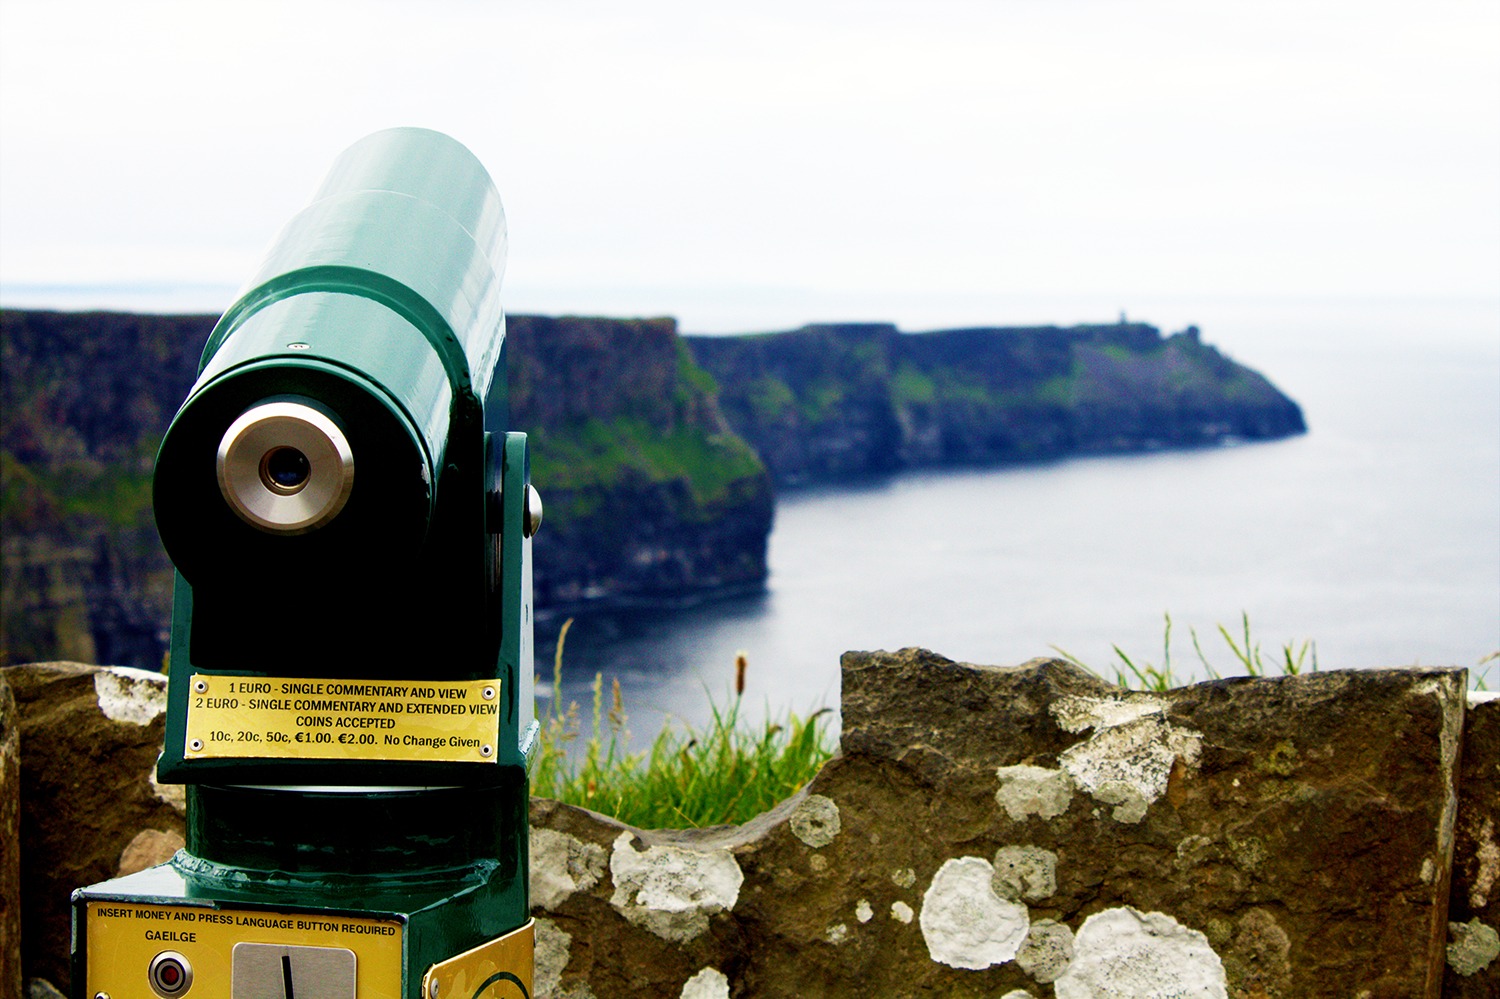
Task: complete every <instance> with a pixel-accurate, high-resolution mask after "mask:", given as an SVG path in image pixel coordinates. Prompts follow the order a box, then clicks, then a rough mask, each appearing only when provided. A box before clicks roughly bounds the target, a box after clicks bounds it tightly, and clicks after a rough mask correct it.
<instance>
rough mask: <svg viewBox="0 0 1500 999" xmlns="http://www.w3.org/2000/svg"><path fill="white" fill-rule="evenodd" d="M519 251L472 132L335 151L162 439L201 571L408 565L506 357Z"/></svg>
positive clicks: (388, 135)
mask: <svg viewBox="0 0 1500 999" xmlns="http://www.w3.org/2000/svg"><path fill="white" fill-rule="evenodd" d="M504 259H505V216H504V213H503V210H502V209H501V206H500V198H499V195H498V194H497V193H496V191H495V187H494V185H493V183H492V182H491V181H490V179H489V176H488V175H487V174H486V173H485V171H484V168H483V167H482V166H481V165H480V163H479V162H478V160H476V159H475V158H474V156H473V155H472V154H471V153H470V152H469V151H468V150H467V149H465V148H464V147H463V146H462V145H460V144H459V143H457V142H455V141H454V140H452V139H450V138H448V137H447V136H444V135H441V134H439V133H437V132H431V131H426V130H422V129H393V130H390V131H385V132H380V133H377V134H375V135H372V136H370V137H368V138H366V139H364V140H362V141H361V142H359V143H357V144H355V145H354V146H353V147H351V148H350V149H349V150H348V151H346V152H345V153H344V154H343V155H342V156H341V157H340V158H339V160H338V161H337V162H336V163H335V165H334V167H333V170H332V171H331V173H330V175H329V177H328V179H327V180H326V181H325V182H324V184H323V186H322V188H321V189H320V190H319V191H318V194H317V196H316V198H315V200H314V201H313V203H312V204H311V205H309V206H308V207H307V208H306V209H305V210H304V211H302V212H301V214H299V215H297V216H296V217H295V218H294V219H293V220H292V221H291V223H290V224H289V225H287V227H286V228H285V230H284V231H283V232H282V233H281V235H280V237H279V238H278V239H277V241H276V243H275V244H274V246H273V248H272V250H271V252H270V254H269V255H268V257H267V259H266V261H265V263H264V264H263V265H262V267H261V269H260V271H259V273H258V274H257V275H256V276H255V277H254V278H253V279H252V280H251V281H250V282H249V284H248V285H247V290H245V291H244V292H243V293H242V294H241V295H240V296H239V297H238V298H237V300H236V301H235V303H234V304H233V305H232V306H231V307H230V308H229V310H228V311H227V312H225V314H224V316H223V318H222V319H221V320H220V321H219V323H218V325H217V326H216V327H215V329H214V331H213V334H212V335H211V336H210V338H209V341H208V344H207V346H206V348H205V349H204V352H203V359H202V362H201V364H200V368H199V377H198V381H197V383H196V384H195V385H194V387H193V389H192V391H191V393H190V394H189V396H188V399H187V401H186V402H185V403H184V404H183V406H182V408H181V410H180V411H179V412H178V414H177V417H176V419H175V420H174V421H173V424H172V427H171V429H170V430H169V432H168V434H167V437H166V440H165V442H164V444H163V447H162V450H161V455H160V458H159V460H158V464H157V474H156V482H155V496H154V499H155V502H156V509H157V511H158V525H159V528H160V531H161V535H162V541H163V543H164V544H165V545H166V548H167V551H168V553H169V554H170V555H171V556H172V559H173V561H174V562H175V563H176V565H177V566H178V568H179V569H180V570H181V571H182V573H183V575H184V577H185V578H187V579H188V581H189V582H191V583H193V584H195V585H199V584H200V583H207V584H210V585H212V584H213V583H215V582H219V581H221V579H222V577H224V576H226V575H230V574H233V575H235V576H240V577H243V575H244V574H245V573H246V572H247V571H250V572H251V573H252V574H255V575H258V574H259V573H258V572H256V571H255V570H256V567H260V568H262V569H269V568H271V567H280V568H282V569H284V568H285V567H286V566H287V565H288V564H290V563H291V562H292V561H293V560H295V561H299V562H304V563H305V564H308V565H314V564H316V565H319V566H321V567H323V569H321V570H320V571H327V567H330V566H332V565H335V564H341V565H343V566H345V567H346V569H347V570H348V572H349V573H369V572H375V573H376V575H377V576H388V575H390V574H391V573H394V572H400V571H404V570H409V568H410V562H411V560H412V559H414V558H415V557H416V556H417V555H418V554H419V552H420V549H421V545H422V542H423V540H424V538H425V535H426V531H427V527H428V523H429V521H430V519H431V516H432V508H433V505H434V503H435V502H436V496H435V490H436V487H437V483H438V478H439V473H440V470H441V468H442V464H441V463H442V462H443V459H444V451H445V448H446V446H447V442H448V438H449V431H450V426H451V423H452V422H453V419H454V417H455V415H456V414H455V412H454V410H455V408H459V409H463V408H466V407H469V406H473V405H476V404H477V403H476V400H482V399H483V398H484V395H485V393H486V392H487V391H488V388H489V379H490V377H491V374H492V372H493V371H494V369H495V364H496V361H497V359H498V356H499V351H500V348H501V344H502V341H503V339H504V326H503V317H502V313H501V310H500V295H499V289H500V279H501V274H502V270H503V265H504ZM258 406H270V407H272V408H271V409H269V410H267V411H266V412H265V413H262V414H260V415H261V417H262V418H261V419H260V420H259V421H258V422H257V421H256V420H255V415H256V414H255V413H254V410H255V409H256V407H258ZM246 417H248V418H250V420H251V422H252V425H251V426H249V427H246V426H243V425H241V426H239V427H236V426H235V423H236V421H239V420H242V418H246ZM231 429H235V430H236V431H237V432H238V433H240V434H241V435H242V436H240V437H236V436H235V435H232V434H230V430H231ZM283 437H285V438H286V440H285V441H283V440H282V438H283ZM304 443H307V444H311V445H313V446H311V447H307V446H298V445H299V444H304ZM236 444H240V445H241V446H240V447H239V448H235V445H236ZM252 448H253V449H254V451H253V453H252V452H251V450H250V449H252ZM225 451H228V452H229V453H228V454H224V453H222V452H225ZM299 452H300V453H301V458H300V459H299V458H298V453H299ZM278 458H280V459H281V463H280V464H281V467H278V463H277V459H278ZM235 459H238V462H239V465H240V466H243V467H236V462H235ZM226 460H227V462H228V467H227V468H226V467H225V465H226ZM278 475H279V478H278ZM320 480H321V481H320ZM320 487H321V488H320ZM293 490H295V491H293ZM372 532H373V533H374V534H378V535H379V536H380V537H381V539H382V542H381V544H380V545H378V546H376V545H371V544H369V538H370V537H371V536H372ZM273 575H274V573H273ZM256 582H257V583H259V582H261V581H260V580H257V581H256Z"/></svg>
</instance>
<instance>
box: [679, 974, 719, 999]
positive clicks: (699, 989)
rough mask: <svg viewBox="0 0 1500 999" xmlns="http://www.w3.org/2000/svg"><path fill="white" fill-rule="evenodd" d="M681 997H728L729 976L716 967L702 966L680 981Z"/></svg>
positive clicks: (709, 998)
mask: <svg viewBox="0 0 1500 999" xmlns="http://www.w3.org/2000/svg"><path fill="white" fill-rule="evenodd" d="M681 999H729V977H728V976H727V975H725V974H724V972H722V971H720V970H719V969H718V968H704V969H703V970H702V971H700V972H698V973H697V974H696V975H694V976H693V977H692V978H689V979H688V980H687V981H686V982H683V983H682V996H681Z"/></svg>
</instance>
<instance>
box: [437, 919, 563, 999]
mask: <svg viewBox="0 0 1500 999" xmlns="http://www.w3.org/2000/svg"><path fill="white" fill-rule="evenodd" d="M535 955H536V920H534V919H532V920H527V922H526V925H525V926H522V927H521V928H520V929H518V930H512V931H511V932H510V933H507V934H505V935H504V936H503V937H496V938H495V939H493V940H491V941H489V942H488V943H483V944H480V945H479V946H478V947H475V948H474V949H473V950H467V951H464V952H463V953H462V954H459V955H458V956H457V957H450V958H449V959H448V960H446V961H440V962H438V963H437V964H434V965H433V966H432V967H430V968H428V969H427V974H425V975H423V976H422V999H531V996H532V994H533V993H532V977H533V974H534V968H535Z"/></svg>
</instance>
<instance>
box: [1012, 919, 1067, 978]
mask: <svg viewBox="0 0 1500 999" xmlns="http://www.w3.org/2000/svg"><path fill="white" fill-rule="evenodd" d="M1072 961H1073V931H1072V930H1070V929H1068V927H1067V925H1066V924H1065V923H1059V922H1057V921H1056V920H1053V919H1038V920H1037V921H1036V922H1034V923H1032V924H1031V929H1030V930H1029V931H1028V932H1027V934H1026V942H1025V943H1024V944H1022V945H1021V950H1020V951H1019V952H1018V953H1017V954H1016V966H1017V967H1018V968H1020V969H1021V970H1022V971H1024V972H1026V974H1028V975H1030V976H1031V977H1032V978H1035V979H1036V980H1037V981H1039V982H1041V983H1042V984H1043V985H1045V984H1047V983H1048V982H1053V981H1056V980H1057V979H1058V977H1059V976H1061V975H1062V973H1063V972H1064V971H1066V970H1068V965H1069V964H1070V963H1072Z"/></svg>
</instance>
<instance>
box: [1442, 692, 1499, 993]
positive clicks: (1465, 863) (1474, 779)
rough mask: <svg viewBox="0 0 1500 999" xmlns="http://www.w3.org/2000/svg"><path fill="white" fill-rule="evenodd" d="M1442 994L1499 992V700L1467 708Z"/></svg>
mask: <svg viewBox="0 0 1500 999" xmlns="http://www.w3.org/2000/svg"><path fill="white" fill-rule="evenodd" d="M1462 767H1463V770H1462V776H1461V779H1460V780H1461V792H1462V793H1461V794H1460V796H1459V802H1458V823H1457V832H1456V834H1455V837H1454V844H1453V894H1452V896H1451V898H1450V901H1449V903H1448V929H1449V943H1448V961H1447V968H1446V973H1445V976H1444V978H1443V995H1444V996H1445V997H1451V999H1481V997H1494V996H1500V698H1494V697H1491V699H1488V700H1485V701H1482V702H1480V703H1477V704H1471V705H1470V706H1469V712H1468V716H1467V717H1466V718H1465V720H1464V745H1463V762H1462Z"/></svg>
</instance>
